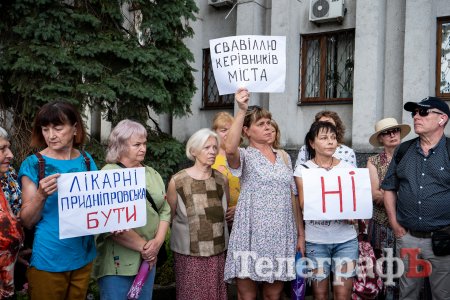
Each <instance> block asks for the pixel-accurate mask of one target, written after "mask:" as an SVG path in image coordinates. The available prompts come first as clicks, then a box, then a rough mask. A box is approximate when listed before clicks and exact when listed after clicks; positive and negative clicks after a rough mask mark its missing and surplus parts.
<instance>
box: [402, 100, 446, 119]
mask: <svg viewBox="0 0 450 300" xmlns="http://www.w3.org/2000/svg"><path fill="white" fill-rule="evenodd" d="M403 108H404V109H405V110H406V111H415V110H416V109H417V108H437V109H439V110H440V111H442V112H443V113H445V114H446V115H447V116H448V117H449V118H450V109H449V107H448V104H447V103H445V101H443V100H442V99H441V98H438V97H427V98H425V99H422V100H421V101H420V102H406V103H405V105H404V106H403Z"/></svg>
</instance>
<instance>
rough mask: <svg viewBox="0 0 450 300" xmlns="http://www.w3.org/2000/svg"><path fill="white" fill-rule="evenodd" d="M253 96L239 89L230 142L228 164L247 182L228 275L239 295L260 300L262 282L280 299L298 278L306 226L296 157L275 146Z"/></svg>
mask: <svg viewBox="0 0 450 300" xmlns="http://www.w3.org/2000/svg"><path fill="white" fill-rule="evenodd" d="M249 98H250V95H249V92H248V90H246V89H239V90H238V91H237V92H236V94H235V99H236V103H237V105H238V107H239V110H238V112H237V114H236V117H235V121H234V122H233V124H232V126H231V128H230V132H229V133H228V137H227V139H226V141H225V144H226V147H225V148H226V154H227V161H228V165H229V167H230V169H231V171H232V173H233V174H235V175H236V176H238V177H239V178H240V182H241V193H240V195H239V201H238V204H237V207H236V213H235V216H234V224H233V229H232V232H231V236H230V242H229V245H228V253H227V260H226V264H225V280H226V281H227V282H231V281H233V280H236V283H237V290H238V297H239V299H256V295H257V290H258V283H262V292H263V297H264V299H279V298H280V297H281V293H282V290H283V285H284V282H285V281H291V280H293V279H294V278H295V273H294V271H293V262H294V257H295V252H296V249H297V248H298V247H299V246H298V245H297V232H299V233H300V234H301V235H303V228H299V230H298V231H297V228H296V224H295V219H294V210H293V206H292V203H291V187H294V186H295V184H294V180H293V175H292V168H291V161H290V159H289V157H288V163H285V162H284V160H283V158H282V157H281V154H280V153H279V152H278V151H276V150H275V149H273V148H272V146H271V145H270V142H271V139H272V132H271V131H272V125H271V114H270V112H269V111H267V110H265V109H263V108H260V107H252V108H250V109H249V110H248V108H249V107H248V102H249ZM241 133H243V134H244V135H245V136H246V137H247V138H248V141H249V146H248V147H247V148H245V149H244V148H239V142H240V138H241ZM299 224H301V226H302V225H303V222H299ZM302 251H303V249H302Z"/></svg>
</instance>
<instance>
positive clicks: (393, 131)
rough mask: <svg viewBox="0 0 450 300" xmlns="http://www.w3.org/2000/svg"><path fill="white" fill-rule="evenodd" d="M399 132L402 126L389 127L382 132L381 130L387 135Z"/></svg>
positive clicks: (382, 133)
mask: <svg viewBox="0 0 450 300" xmlns="http://www.w3.org/2000/svg"><path fill="white" fill-rule="evenodd" d="M397 132H400V128H399V127H397V128H392V129H388V130H384V131H382V132H380V134H381V135H383V136H386V135H389V136H390V135H392V134H396V133H397Z"/></svg>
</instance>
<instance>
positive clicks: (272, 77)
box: [209, 35, 286, 95]
mask: <svg viewBox="0 0 450 300" xmlns="http://www.w3.org/2000/svg"><path fill="white" fill-rule="evenodd" d="M209 47H210V52H211V63H212V67H213V71H214V78H215V80H216V83H217V87H218V89H219V94H220V95H225V94H234V93H235V92H236V90H237V89H238V88H240V87H245V88H247V89H248V90H249V91H250V92H260V93H282V92H284V88H285V79H286V37H285V36H262V35H239V36H231V37H225V38H219V39H214V40H210V41H209Z"/></svg>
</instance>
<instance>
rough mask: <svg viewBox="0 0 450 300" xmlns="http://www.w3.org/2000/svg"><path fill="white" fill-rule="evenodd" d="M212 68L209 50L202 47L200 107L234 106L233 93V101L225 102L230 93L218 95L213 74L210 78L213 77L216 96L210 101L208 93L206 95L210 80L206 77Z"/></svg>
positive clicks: (227, 107) (223, 107) (222, 107)
mask: <svg viewBox="0 0 450 300" xmlns="http://www.w3.org/2000/svg"><path fill="white" fill-rule="evenodd" d="M210 68H212V63H211V51H210V49H209V48H205V49H203V60H202V109H204V110H208V109H229V108H233V107H234V95H233V96H232V97H233V101H231V102H230V103H228V102H226V99H227V97H230V95H219V92H218V91H219V90H218V88H217V84H216V81H215V78H214V74H213V76H212V79H214V83H213V84H214V85H215V90H217V96H216V98H215V99H214V100H215V101H213V102H211V101H209V100H210V99H209V97H208V96H209V95H208V90H209V89H208V87H209V84H210V80H209V77H208V74H209V72H212V70H210Z"/></svg>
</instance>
